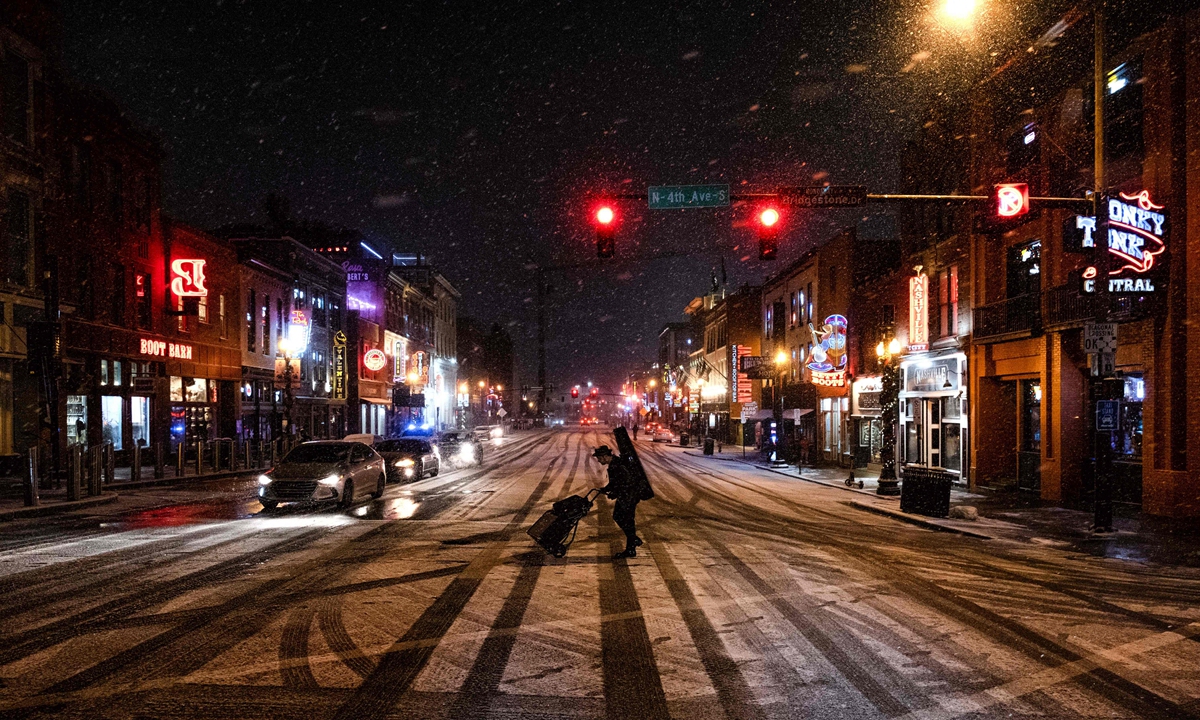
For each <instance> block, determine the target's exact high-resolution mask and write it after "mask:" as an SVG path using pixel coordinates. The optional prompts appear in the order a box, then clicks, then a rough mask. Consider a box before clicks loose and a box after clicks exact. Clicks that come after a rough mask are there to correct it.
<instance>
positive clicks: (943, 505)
mask: <svg viewBox="0 0 1200 720" xmlns="http://www.w3.org/2000/svg"><path fill="white" fill-rule="evenodd" d="M953 483H954V476H953V475H951V474H950V473H948V472H946V471H945V470H938V469H936V468H927V467H917V466H910V467H906V468H904V470H903V471H902V472H901V482H900V509H901V510H902V511H904V512H907V513H915V514H917V515H927V516H929V517H946V516H948V515H949V514H950V486H951V485H952V484H953Z"/></svg>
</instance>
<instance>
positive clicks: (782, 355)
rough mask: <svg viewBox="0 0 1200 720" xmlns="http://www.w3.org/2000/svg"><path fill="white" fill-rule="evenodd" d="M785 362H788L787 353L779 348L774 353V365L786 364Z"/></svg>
mask: <svg viewBox="0 0 1200 720" xmlns="http://www.w3.org/2000/svg"><path fill="white" fill-rule="evenodd" d="M787 362H788V354H787V353H786V352H784V351H783V350H780V351H779V352H777V353H775V364H776V365H787Z"/></svg>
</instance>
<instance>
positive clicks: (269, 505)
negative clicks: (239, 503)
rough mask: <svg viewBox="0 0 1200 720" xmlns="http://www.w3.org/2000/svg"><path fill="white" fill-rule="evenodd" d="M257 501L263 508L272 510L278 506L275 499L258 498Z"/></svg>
mask: <svg viewBox="0 0 1200 720" xmlns="http://www.w3.org/2000/svg"><path fill="white" fill-rule="evenodd" d="M258 502H259V503H261V504H262V506H263V510H274V509H275V508H277V507H279V502H278V501H277V500H259V501H258Z"/></svg>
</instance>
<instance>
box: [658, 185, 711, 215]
mask: <svg viewBox="0 0 1200 720" xmlns="http://www.w3.org/2000/svg"><path fill="white" fill-rule="evenodd" d="M646 200H647V201H648V202H649V204H650V209H651V210H679V209H681V208H705V207H729V186H728V185H651V186H650V188H649V189H648V190H647V192H646Z"/></svg>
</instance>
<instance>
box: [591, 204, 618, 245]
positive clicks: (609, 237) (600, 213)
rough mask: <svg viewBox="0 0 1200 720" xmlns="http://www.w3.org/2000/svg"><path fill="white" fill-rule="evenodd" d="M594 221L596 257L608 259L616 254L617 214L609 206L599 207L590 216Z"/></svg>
mask: <svg viewBox="0 0 1200 720" xmlns="http://www.w3.org/2000/svg"><path fill="white" fill-rule="evenodd" d="M592 217H593V218H594V219H595V221H596V256H597V257H602V258H610V257H612V256H613V255H616V254H617V241H616V237H615V235H616V227H615V225H616V220H617V213H616V211H615V210H613V208H612V206H611V205H607V204H605V205H601V206H600V207H598V208H596V214H595V215H593V216H592Z"/></svg>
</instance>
